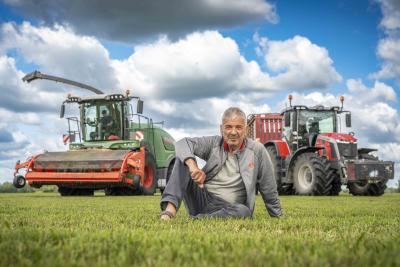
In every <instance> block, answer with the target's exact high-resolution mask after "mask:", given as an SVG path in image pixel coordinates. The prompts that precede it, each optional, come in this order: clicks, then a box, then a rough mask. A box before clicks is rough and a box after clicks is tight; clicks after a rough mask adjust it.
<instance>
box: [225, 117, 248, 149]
mask: <svg viewBox="0 0 400 267" xmlns="http://www.w3.org/2000/svg"><path fill="white" fill-rule="evenodd" d="M221 133H222V136H223V138H224V141H225V142H226V143H227V144H228V145H229V147H230V148H231V149H237V148H239V146H240V145H241V144H242V142H243V140H244V138H245V137H246V121H245V119H244V118H242V117H234V118H233V119H226V120H224V122H223V124H222V125H221Z"/></svg>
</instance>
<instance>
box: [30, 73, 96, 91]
mask: <svg viewBox="0 0 400 267" xmlns="http://www.w3.org/2000/svg"><path fill="white" fill-rule="evenodd" d="M37 79H41V80H50V81H55V82H60V83H65V84H68V85H72V86H75V87H79V88H83V89H87V90H89V91H91V92H93V93H95V94H98V95H101V94H104V92H103V91H101V90H99V89H97V88H94V87H93V86H90V85H87V84H84V83H80V82H76V81H72V80H68V79H65V78H61V77H57V76H53V75H47V74H43V73H41V72H40V71H37V70H35V71H33V72H31V73H29V74H27V75H25V76H24V77H23V78H22V80H23V81H24V82H27V83H30V82H32V81H34V80H37Z"/></svg>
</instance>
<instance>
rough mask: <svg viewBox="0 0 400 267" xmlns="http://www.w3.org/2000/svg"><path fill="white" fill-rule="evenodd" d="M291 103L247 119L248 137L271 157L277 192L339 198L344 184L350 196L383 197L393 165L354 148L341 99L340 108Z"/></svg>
mask: <svg viewBox="0 0 400 267" xmlns="http://www.w3.org/2000/svg"><path fill="white" fill-rule="evenodd" d="M292 99H293V98H292V96H291V95H289V101H290V106H289V107H287V108H286V109H284V110H283V111H282V112H281V113H266V114H251V115H249V118H248V124H249V127H248V135H249V136H250V137H252V138H254V139H257V140H260V142H262V143H263V144H264V146H265V148H266V149H267V152H268V153H269V154H270V157H271V159H272V164H273V168H274V175H275V179H276V181H277V185H278V191H279V193H280V194H287V195H291V194H299V195H338V194H339V192H340V191H341V186H342V185H347V187H348V189H349V191H350V193H352V194H353V195H372V196H379V195H382V194H383V193H384V190H385V188H386V183H387V181H388V179H393V178H394V162H392V161H382V160H379V159H378V157H377V156H376V155H374V154H373V152H375V151H377V150H376V149H371V148H358V140H357V139H356V138H355V134H354V132H349V130H350V127H351V113H350V111H346V110H343V102H344V97H341V98H340V101H341V103H342V105H341V107H339V106H333V107H325V106H321V105H317V106H314V107H308V106H304V105H293V106H292V103H291V101H292ZM345 131H346V132H347V133H345Z"/></svg>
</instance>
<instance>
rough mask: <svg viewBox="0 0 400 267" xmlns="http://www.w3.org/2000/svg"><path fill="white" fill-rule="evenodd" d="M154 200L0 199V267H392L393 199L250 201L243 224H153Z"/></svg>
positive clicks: (399, 246) (397, 218)
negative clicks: (280, 211)
mask: <svg viewBox="0 0 400 267" xmlns="http://www.w3.org/2000/svg"><path fill="white" fill-rule="evenodd" d="M159 198H160V196H154V197H141V196H133V197H105V196H101V195H96V196H95V197H63V198H62V197H59V196H58V195H57V194H51V193H31V194H0V266H48V267H50V266H132V265H144V266H210V265H214V266H352V267H355V266H400V234H399V233H400V209H399V204H400V194H385V195H384V196H382V197H353V196H349V195H347V194H345V195H341V196H339V197H297V196H296V197H293V196H291V197H281V202H282V206H283V208H284V211H285V218H284V219H281V220H279V219H274V218H270V217H269V216H268V215H267V214H266V211H265V208H264V206H263V202H262V200H261V198H260V197H257V203H256V210H255V214H254V219H253V220H220V219H207V220H191V219H189V218H188V216H187V214H186V211H184V209H182V210H181V212H180V213H179V214H178V216H177V218H176V219H175V220H174V221H171V222H161V221H159V202H158V201H159Z"/></svg>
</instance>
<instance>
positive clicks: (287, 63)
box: [261, 36, 342, 89]
mask: <svg viewBox="0 0 400 267" xmlns="http://www.w3.org/2000/svg"><path fill="white" fill-rule="evenodd" d="M261 41H262V42H263V43H261V45H262V46H266V48H265V50H266V53H265V62H266V64H267V66H268V68H269V69H271V70H272V71H274V72H276V73H278V74H277V76H275V77H272V82H273V84H274V85H275V86H276V87H277V88H294V89H304V88H316V89H321V88H327V87H328V86H329V85H330V84H331V83H334V82H338V81H341V79H342V78H341V76H340V75H339V74H338V73H337V72H336V70H335V68H334V67H333V66H332V65H333V60H332V59H331V58H330V57H329V53H328V50H326V49H325V48H324V47H320V46H318V45H316V44H313V43H311V41H310V40H308V39H307V38H305V37H302V36H295V37H294V38H292V39H288V40H285V41H268V42H267V44H265V42H264V41H263V40H262V39H261Z"/></svg>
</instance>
